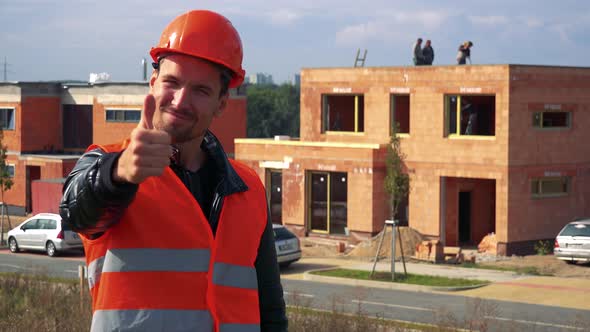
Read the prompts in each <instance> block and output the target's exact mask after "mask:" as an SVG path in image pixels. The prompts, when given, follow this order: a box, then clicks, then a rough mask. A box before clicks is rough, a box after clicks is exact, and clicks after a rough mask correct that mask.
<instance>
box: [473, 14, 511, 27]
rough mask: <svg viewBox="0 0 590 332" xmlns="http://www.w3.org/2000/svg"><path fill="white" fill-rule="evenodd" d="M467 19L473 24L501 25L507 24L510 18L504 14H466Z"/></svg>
mask: <svg viewBox="0 0 590 332" xmlns="http://www.w3.org/2000/svg"><path fill="white" fill-rule="evenodd" d="M467 19H469V21H470V22H471V23H472V24H475V25H488V26H495V25H503V24H508V23H509V22H510V20H509V19H508V17H506V16H501V15H489V16H467Z"/></svg>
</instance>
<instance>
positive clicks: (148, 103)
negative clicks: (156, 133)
mask: <svg viewBox="0 0 590 332" xmlns="http://www.w3.org/2000/svg"><path fill="white" fill-rule="evenodd" d="M155 112H156V99H155V98H154V96H153V95H151V94H148V95H147V96H145V99H144V100H143V110H142V111H141V119H140V120H139V124H138V127H139V128H143V129H154V113H155Z"/></svg>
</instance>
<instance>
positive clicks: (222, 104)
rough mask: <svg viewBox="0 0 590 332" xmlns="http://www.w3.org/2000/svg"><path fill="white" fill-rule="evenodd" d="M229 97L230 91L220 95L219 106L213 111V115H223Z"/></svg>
mask: <svg viewBox="0 0 590 332" xmlns="http://www.w3.org/2000/svg"><path fill="white" fill-rule="evenodd" d="M228 98H229V92H226V93H225V94H224V95H223V96H221V97H219V105H218V107H217V109H216V110H215V112H213V115H214V116H215V117H216V118H218V117H220V116H221V114H222V113H223V111H224V110H225V107H226V106H227V99H228Z"/></svg>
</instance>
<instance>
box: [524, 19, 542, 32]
mask: <svg viewBox="0 0 590 332" xmlns="http://www.w3.org/2000/svg"><path fill="white" fill-rule="evenodd" d="M524 23H525V24H526V26H527V27H529V28H531V29H536V28H540V27H542V26H544V25H545V23H544V22H543V21H542V20H540V19H538V18H536V17H527V18H525V19H524Z"/></svg>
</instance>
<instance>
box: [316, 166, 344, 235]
mask: <svg viewBox="0 0 590 332" xmlns="http://www.w3.org/2000/svg"><path fill="white" fill-rule="evenodd" d="M313 175H323V176H325V177H326V184H325V187H326V207H325V211H326V217H325V218H326V229H325V230H324V229H319V228H314V227H313V221H312V218H313V211H312V210H313V193H312V192H313V184H312V176H313ZM337 176H344V177H345V181H343V182H345V183H346V203H345V206H344V209H345V211H346V214H345V216H344V217H343V218H344V220H345V225H346V226H344V233H343V234H341V233H334V232H333V229H332V228H333V225H332V215H333V214H334V213H333V212H332V205H333V204H335V203H334V202H333V197H332V196H333V192H332V188H333V185H332V182H333V181H335V179H333V178H334V177H337ZM305 179H306V195H307V197H306V199H305V204H306V222H305V227H306V229H307V230H308V231H310V232H312V233H318V234H326V235H335V236H348V235H349V232H348V227H349V223H348V221H349V218H348V213H349V204H348V203H349V202H350V200H349V188H348V184H349V179H350V178H349V173H348V172H343V171H316V170H308V171H306V177H305ZM335 219H337V217H335Z"/></svg>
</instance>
